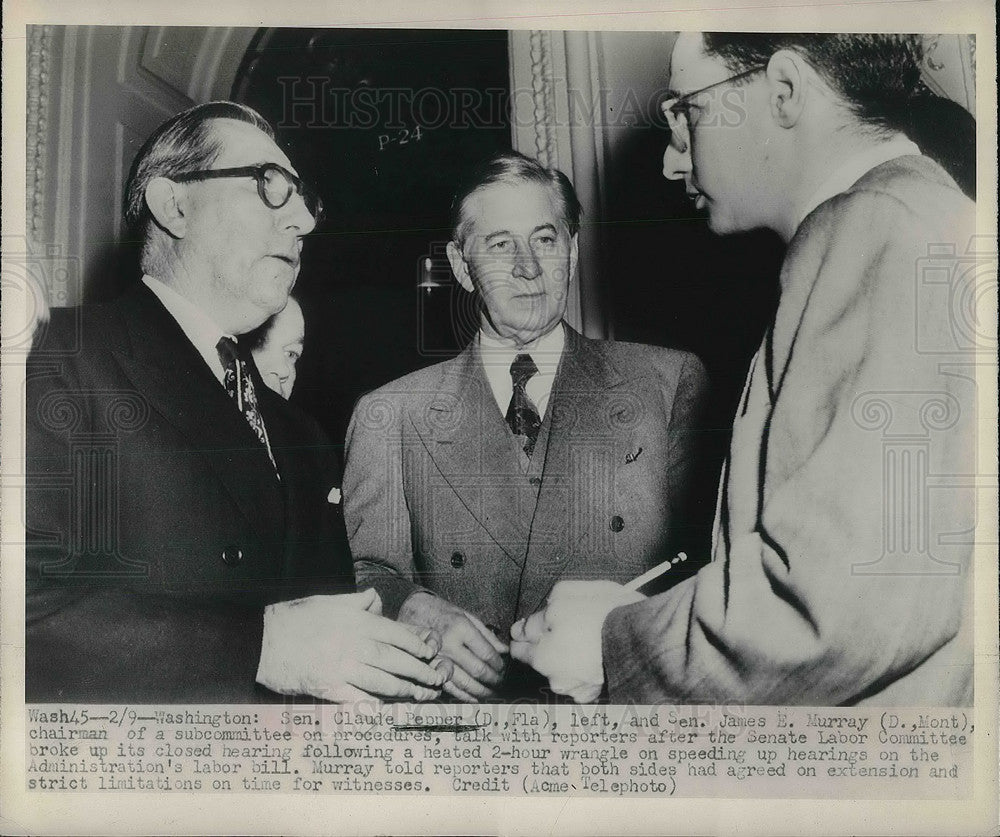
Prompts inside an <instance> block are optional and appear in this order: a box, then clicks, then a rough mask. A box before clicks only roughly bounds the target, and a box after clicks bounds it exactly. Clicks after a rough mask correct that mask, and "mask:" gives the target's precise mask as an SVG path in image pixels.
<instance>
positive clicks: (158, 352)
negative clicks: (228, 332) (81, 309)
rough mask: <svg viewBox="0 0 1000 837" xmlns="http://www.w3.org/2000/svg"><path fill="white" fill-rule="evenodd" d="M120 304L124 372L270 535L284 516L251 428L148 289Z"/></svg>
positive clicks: (264, 455)
mask: <svg viewBox="0 0 1000 837" xmlns="http://www.w3.org/2000/svg"><path fill="white" fill-rule="evenodd" d="M121 305H122V310H123V314H124V318H125V324H126V327H127V329H128V332H129V337H130V344H129V345H127V346H122V347H118V348H117V349H115V350H114V351H115V354H116V356H117V360H118V362H119V364H120V365H121V368H122V370H123V371H124V373H125V374H126V376H127V377H128V378H129V379H130V380H131V382H132V384H133V385H134V386H135V388H136V390H137V391H138V392H139V393H140V394H141V395H142V396H143V397H144V398H145V399H146V400H147V402H148V403H149V405H150V406H151V407H152V408H153V409H154V410H156V412H158V413H159V414H160V415H161V416H162V417H163V418H164V419H166V420H167V421H168V422H169V423H170V424H172V425H173V426H174V427H175V428H176V429H177V430H178V431H179V432H180V434H181V435H182V436H183V437H184V438H185V439H186V440H187V441H188V443H189V445H190V449H191V450H192V451H193V452H194V453H195V455H200V456H201V458H202V459H203V461H204V462H206V463H207V464H208V465H209V466H210V467H211V469H212V470H213V471H214V473H215V475H216V477H217V478H218V479H219V481H220V482H221V483H222V484H223V485H224V486H225V488H226V490H227V491H228V493H229V494H230V495H231V497H232V499H233V500H234V502H235V503H236V505H237V506H238V507H239V508H240V510H241V511H242V512H243V514H244V515H245V516H246V517H247V519H248V521H250V523H251V525H252V526H253V527H254V528H255V529H257V530H258V531H259V532H260V533H261V535H263V536H267V535H268V534H273V532H274V530H275V527H276V526H280V525H281V523H282V520H283V517H284V511H283V503H282V499H281V488H280V483H279V481H278V480H277V479H276V477H275V474H274V469H273V468H272V466H271V462H270V460H269V459H268V456H267V451H266V450H265V449H264V447H263V446H262V445H261V444H260V442H259V441H258V439H257V437H256V435H255V434H254V432H253V430H252V429H251V428H250V425H249V424H248V423H247V422H246V420H245V419H244V418H243V416H242V415H240V413H239V411H238V410H237V409H236V408H235V406H234V405H233V403H232V400H231V399H230V397H229V396H228V395H227V394H226V391H225V390H224V389H223V387H222V386H221V385H220V384H219V381H218V379H217V378H216V377H215V375H214V374H213V373H212V371H211V370H210V369H209V368H208V366H207V365H206V364H205V360H204V358H202V356H201V355H200V354H199V353H198V351H197V349H195V347H194V346H193V345H192V344H191V341H190V340H188V338H187V336H186V335H185V334H184V332H183V330H182V329H181V327H180V326H179V325H178V324H177V321H176V320H174V318H173V317H172V316H171V315H170V314H169V313H168V312H167V310H166V309H165V308H164V307H163V305H162V304H161V303H160V301H159V300H158V299H157V298H156V296H155V295H154V294H153V293H152V291H150V290H149V289H148V288H147V287H146V286H145V285H140V286H138V287H137V288H135V289H134V290H133V291H131V292H130V293H129V294H127V295H126V296H125V297H123V298H122V301H121ZM259 381H260V377H259V375H258V376H256V380H255V384H256V386H262V384H261V383H259ZM264 420H265V422H267V420H268V417H267V416H266V415H265V416H264Z"/></svg>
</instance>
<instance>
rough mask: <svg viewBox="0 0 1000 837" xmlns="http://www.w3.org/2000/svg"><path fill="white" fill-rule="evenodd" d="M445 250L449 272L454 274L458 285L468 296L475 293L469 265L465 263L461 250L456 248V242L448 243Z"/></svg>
mask: <svg viewBox="0 0 1000 837" xmlns="http://www.w3.org/2000/svg"><path fill="white" fill-rule="evenodd" d="M445 250H446V252H447V253H448V261H449V262H451V272H452V273H454V274H455V278H456V279H457V280H458V284H459V285H461V286H462V287H463V288H465V290H467V291H468V292H469V293H470V294H471V293H475V291H476V286H475V284H474V283H473V281H472V277H471V276H470V275H469V264H468V262H466V261H465V256H463V255H462V249H461V248H460V247H459V246H458V242H457V241H449V242H448V246H447V247H446V248H445Z"/></svg>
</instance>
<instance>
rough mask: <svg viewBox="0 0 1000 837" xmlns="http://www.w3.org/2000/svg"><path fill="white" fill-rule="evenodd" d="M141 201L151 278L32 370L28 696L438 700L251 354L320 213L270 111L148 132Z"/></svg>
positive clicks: (411, 636)
mask: <svg viewBox="0 0 1000 837" xmlns="http://www.w3.org/2000/svg"><path fill="white" fill-rule="evenodd" d="M126 204H127V206H126V215H127V220H128V221H129V222H131V225H132V226H133V227H134V228H135V229H136V230H137V233H138V234H139V235H140V236H141V237H142V240H143V250H142V268H143V271H144V272H145V276H143V278H142V281H137V282H136V284H135V286H134V287H133V288H132V289H131V290H130V291H129V292H127V293H126V294H125V295H124V296H122V297H121V298H119V299H117V300H115V301H113V302H111V303H108V304H105V305H96V306H85V307H83V308H79V309H56V310H54V311H53V312H52V319H51V322H50V323H48V324H47V325H46V326H43V327H42V331H41V332H40V334H39V336H38V341H37V343H36V346H35V348H34V350H33V352H32V354H31V356H30V357H29V359H28V364H27V403H26V422H27V428H26V431H27V432H26V435H27V485H28V491H27V534H28V543H27V549H26V552H27V566H26V578H27V581H26V587H27V590H26V649H25V657H26V663H25V667H26V672H25V684H26V688H25V692H26V697H27V699H28V700H29V701H33V702H34V701H45V702H52V701H58V702H62V701H66V702H69V701H74V702H75V701H98V702H103V703H111V702H120V701H126V702H152V703H167V702H177V701H181V702H211V703H223V702H225V703H247V702H252V701H257V700H268V699H270V700H274V699H276V697H277V695H276V694H275V693H276V692H281V693H284V694H307V695H312V696H315V697H319V698H324V699H329V700H348V699H358V698H363V697H366V696H370V695H378V696H383V697H400V698H408V699H418V700H419V699H430V698H433V697H435V696H437V695H438V694H439V687H440V685H441V684H442V682H443V680H444V677H445V676H446V672H438V671H436V670H435V669H433V668H431V667H430V665H428V661H429V660H431V659H433V657H434V655H435V653H436V652H437V650H438V647H439V643H438V639H437V638H436V637H433V636H431V634H430V632H424V633H422V634H420V635H418V634H416V633H414V632H411V631H408V630H406V629H405V628H404V627H403V626H400V625H399V624H397V623H394V622H392V621H390V620H388V619H386V618H383V617H381V616H380V615H379V608H380V603H379V602H378V599H377V596H376V595H375V594H374V593H372V592H371V591H368V592H365V593H355V592H354V590H355V587H354V579H353V572H352V563H351V560H350V552H349V550H348V545H347V541H346V537H345V535H344V531H343V518H342V514H341V511H340V505H339V497H340V491H339V482H340V481H339V472H338V467H337V462H336V456H335V455H334V449H333V448H332V447H331V446H330V444H329V442H328V441H327V440H326V438H325V437H324V435H323V434H322V432H321V431H320V430H319V428H318V426H317V425H316V424H315V422H313V421H312V420H310V419H309V418H307V417H306V416H305V415H303V414H302V413H300V412H298V411H297V410H296V409H294V408H293V407H291V406H289V405H288V404H287V403H286V402H285V401H284V400H283V399H282V398H281V397H280V396H279V395H277V394H275V393H273V392H272V391H271V390H270V389H268V388H267V387H266V386H265V385H264V383H263V381H262V380H261V377H260V374H259V373H258V371H257V369H256V367H255V366H254V363H253V361H252V359H250V355H249V351H248V347H246V346H241V345H240V343H239V335H241V334H244V333H245V332H247V331H249V330H250V329H252V328H254V327H256V326H258V325H260V324H261V323H262V322H263V321H264V320H265V319H266V318H267V317H268V316H270V315H271V314H274V313H276V312H277V311H280V310H281V309H282V308H283V306H284V305H285V303H286V301H287V299H288V293H289V291H290V290H291V288H292V285H293V284H294V282H295V279H296V276H297V274H298V270H299V259H300V253H301V251H302V244H303V241H302V239H303V237H304V236H305V235H306V234H308V233H309V232H310V231H311V230H312V229H313V227H314V225H315V223H316V216H317V215H318V213H319V204H318V200H317V199H315V198H313V197H312V196H311V194H310V192H309V190H308V188H307V187H306V186H305V185H304V184H303V183H302V181H301V180H300V179H299V178H298V177H297V176H296V174H295V171H294V169H293V168H292V164H291V162H290V161H289V160H288V158H287V157H286V156H285V154H284V153H283V152H282V151H281V149H280V148H279V147H278V146H277V145H276V144H275V140H274V134H273V131H272V129H271V127H270V126H269V125H268V124H267V123H266V122H265V121H264V120H263V118H262V117H261V116H260V115H259V114H257V113H256V112H255V111H253V110H251V109H249V108H246V107H244V106H242V105H237V104H234V103H232V102H213V103H209V104H206V105H200V106H197V107H195V108H192V109H191V110H188V111H185V112H184V113H181V114H178V115H177V116H175V117H173V118H172V119H170V120H168V121H167V122H166V123H164V124H163V125H162V126H161V127H160V128H159V129H158V130H157V131H156V132H154V134H153V135H152V136H151V137H150V139H149V140H148V141H147V143H146V144H145V145H144V146H143V148H142V149H141V150H140V152H139V154H138V156H137V158H136V161H135V163H134V165H133V168H132V172H131V175H130V177H129V181H128V186H127V193H126ZM262 687H263V688H262Z"/></svg>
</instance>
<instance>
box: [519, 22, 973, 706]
mask: <svg viewBox="0 0 1000 837" xmlns="http://www.w3.org/2000/svg"><path fill="white" fill-rule="evenodd" d="M919 67H920V39H919V38H918V37H916V36H903V35H860V34H857V35H855V34H851V35H837V34H833V35H826V34H814V35H802V34H756V35H754V34H738V33H725V34H711V33H682V34H681V35H680V36H679V37H678V39H677V42H676V44H675V46H674V51H673V56H672V61H671V85H672V87H673V88H674V89H675V91H676V95H675V96H674V97H673V98H671V99H670V100H669V101H667V102H665V103H664V113H665V115H666V117H667V120H668V123H669V125H670V128H671V137H670V142H669V146H668V148H667V150H666V152H665V155H664V161H663V172H664V176H665V177H667V178H668V179H671V180H677V181H681V182H683V184H684V187H685V190H686V191H687V193H688V195H689V196H690V197H691V199H692V200H693V201H694V203H695V205H696V207H698V208H699V209H704V210H705V211H706V212H707V214H708V223H709V226H710V228H711V229H712V230H713V231H715V232H717V233H720V234H726V233H735V232H740V231H744V230H751V229H758V228H767V229H771V230H773V231H774V232H776V233H777V234H778V235H780V236H781V237H782V238H783V239H784V241H785V242H786V243H787V245H788V250H787V254H786V257H785V261H784V264H783V266H782V270H781V278H780V281H781V299H780V303H779V307H778V310H777V314H776V317H775V319H774V322H773V323H772V325H771V326H770V328H768V329H767V331H766V333H765V334H764V335H763V340H762V343H761V346H760V349H759V351H758V352H757V355H756V356H755V358H754V359H753V361H752V364H751V368H750V370H749V373H748V376H747V379H746V385H745V388H744V392H743V396H742V398H741V400H740V404H739V407H738V410H737V415H736V418H735V423H734V427H733V435H732V441H731V444H730V451H729V456H728V459H727V461H726V464H725V467H724V470H723V474H722V478H721V481H720V487H719V499H718V505H717V515H716V522H715V537H714V548H713V553H714V554H713V559H714V560H713V561H712V563H710V564H709V565H707V566H706V567H704V568H702V569H701V571H700V572H698V574H697V575H696V576H694V577H693V578H691V579H690V580H688V581H685V582H684V583H682V584H680V585H678V586H676V587H674V588H672V589H671V590H669V591H668V592H666V593H663V594H661V595H659V596H655V597H652V598H649V599H646V600H643V601H639V602H635V601H634V599H635V594H634V593H632V592H631V591H629V590H625V589H623V588H621V587H619V586H618V585H615V584H612V583H610V582H571V583H567V584H564V585H560V586H557V587H556V589H555V590H554V591H553V593H552V595H551V596H550V597H549V603H548V606H547V608H546V609H545V610H544V611H541V612H539V613H538V614H535V615H533V616H531V617H530V618H529V619H528V620H527V621H526V622H521V623H519V624H517V625H515V626H514V628H513V630H512V636H513V640H514V641H513V643H512V646H511V653H512V655H513V656H514V657H516V658H518V659H521V660H524V661H526V662H529V663H530V664H532V665H534V666H535V668H536V669H538V670H539V671H541V672H542V673H544V674H546V675H548V676H549V678H550V681H551V684H552V687H553V689H554V690H555V691H557V692H564V693H568V694H571V695H573V696H574V697H575V698H576V699H577V700H581V701H585V700H593V699H595V698H596V697H597V696H598V694H599V693H600V689H601V685H602V683H604V682H606V683H607V686H608V690H609V693H610V697H611V699H612V700H613V701H615V702H638V703H682V702H689V703H709V702H724V703H742V704H813V705H840V704H863V703H872V704H876V705H883V706H888V705H896V706H918V705H939V706H942V705H943V706H956V705H967V704H969V703H970V702H971V699H972V674H973V665H972V663H973V657H972V644H971V635H972V634H971V632H972V624H971V606H970V595H971V593H970V591H971V576H972V532H973V530H974V510H975V507H974V502H973V498H972V497H971V496H970V495H971V489H970V487H969V486H971V484H972V483H971V480H972V475H973V474H975V456H974V447H973V442H974V438H975V374H974V371H975V370H974V363H973V361H974V358H972V357H970V356H969V351H968V343H967V342H963V339H962V335H963V334H964V333H965V332H963V329H964V330H965V331H968V330H969V329H970V328H971V327H972V326H973V325H974V324H972V323H970V322H968V320H962V319H961V318H962V316H963V312H961V311H958V310H957V307H952V308H951V309H950V310H949V306H948V305H947V301H948V299H949V298H951V299H954V298H956V297H958V298H964V297H963V295H967V294H971V295H972V298H975V297H974V293H972V292H973V291H974V288H973V287H971V282H972V279H971V278H970V277H973V276H974V275H975V274H976V270H975V261H974V255H973V256H971V257H970V256H969V254H974V252H975V250H974V249H972V248H973V246H974V241H973V234H974V232H975V224H974V206H973V204H972V202H971V201H969V200H968V199H967V198H966V197H965V196H964V195H963V194H962V192H961V191H960V190H959V188H958V187H957V186H956V184H955V182H954V181H953V180H952V179H951V177H949V176H948V174H946V173H945V171H944V170H943V169H941V168H940V167H939V166H938V165H937V164H936V163H934V162H933V161H932V160H930V159H929V158H927V157H925V156H923V155H921V153H920V149H919V148H918V147H917V146H916V145H915V144H914V143H913V142H912V141H911V140H910V139H909V138H908V137H907V136H906V134H905V131H904V126H905V125H906V124H907V122H908V118H907V117H908V113H907V107H908V102H909V101H910V98H911V96H912V95H913V94H914V92H915V90H916V88H917V84H918V80H919V73H920V70H919ZM970 258H971V259H972V261H971V262H970ZM949 294H950V297H949ZM942 302H944V304H942ZM963 350H964V351H963Z"/></svg>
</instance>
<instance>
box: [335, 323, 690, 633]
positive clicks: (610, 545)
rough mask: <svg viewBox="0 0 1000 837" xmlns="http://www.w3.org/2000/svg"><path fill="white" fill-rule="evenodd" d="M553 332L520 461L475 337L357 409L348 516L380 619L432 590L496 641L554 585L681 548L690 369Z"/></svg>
mask: <svg viewBox="0 0 1000 837" xmlns="http://www.w3.org/2000/svg"><path fill="white" fill-rule="evenodd" d="M563 327H564V328H565V329H566V342H565V348H564V351H563V355H562V358H561V361H560V363H559V367H558V371H557V373H556V376H555V380H554V383H553V388H552V394H551V396H550V400H549V404H548V408H547V410H546V415H545V416H544V418H543V422H542V426H541V429H540V432H539V437H538V441H537V443H536V446H535V450H534V453H533V455H532V456H531V458H530V460H528V459H527V458H526V457H525V456H524V454H523V452H522V451H521V449H520V446H519V442H518V441H517V440H516V438H515V437H514V436H513V434H512V433H511V431H510V430H509V428H508V426H507V424H506V422H505V421H504V417H503V415H502V413H501V411H500V408H499V406H498V404H497V401H496V399H495V397H494V394H493V391H492V390H491V388H490V385H489V383H488V381H487V378H486V374H485V372H484V369H483V364H482V360H481V358H480V352H479V348H478V340H474V341H473V342H472V344H470V346H469V347H467V348H466V350H465V351H464V352H462V354H460V355H459V356H458V357H456V358H454V359H452V360H449V361H446V362H444V363H440V364H437V365H435V366H431V367H429V368H427V369H422V370H420V371H417V372H414V373H412V374H411V375H408V376H406V377H404V378H401V379H399V380H397V381H394V382H392V383H390V384H388V385H386V386H384V387H382V388H381V389H378V390H376V391H374V392H372V393H370V394H369V395H366V396H365V397H363V398H362V399H361V400H360V401H359V403H358V405H357V407H356V408H355V411H354V415H353V417H352V420H351V424H350V427H349V430H348V438H347V459H346V467H345V473H344V498H345V509H344V513H345V519H346V522H347V528H348V536H349V538H350V543H351V549H352V552H353V554H354V555H355V569H356V573H357V576H358V584H359V586H360V587H364V586H374V587H375V588H376V589H377V590H378V592H379V594H380V595H381V596H382V599H383V602H384V604H385V612H386V613H387V614H388V615H395V614H396V613H397V612H398V610H399V607H400V606H401V604H402V603H403V602H404V601H405V599H406V598H407V597H408V596H409V595H411V594H412V593H413V592H414V591H416V590H420V589H424V590H429V591H431V592H433V593H435V594H437V595H439V596H441V597H443V598H445V599H447V600H448V601H450V602H452V603H453V604H455V605H458V606H460V607H462V608H465V609H466V610H468V611H470V612H472V613H473V614H475V615H477V616H478V617H479V618H480V619H481V620H482V621H483V622H484V623H485V624H486V625H488V626H490V627H491V628H492V629H493V630H494V631H495V632H496V633H497V634H498V635H499V636H500V637H501V638H502V639H505V640H506V639H507V638H508V637H509V630H510V626H511V625H512V624H513V622H514V621H515V620H517V619H518V618H520V617H522V616H525V615H526V614H530V613H532V612H534V611H535V610H536V609H538V608H539V607H540V606H541V605H542V604H544V602H545V598H546V596H547V594H548V592H549V591H550V590H551V588H552V586H553V584H555V582H556V581H558V580H560V579H581V578H607V579H613V580H616V581H627V580H629V579H631V578H632V577H634V576H636V575H638V574H640V573H642V572H643V571H645V570H646V569H648V568H650V567H651V566H653V565H655V564H657V563H659V562H660V561H663V560H665V559H667V558H668V557H670V556H672V555H673V554H674V553H673V551H672V550H674V549H682V548H683V540H684V537H683V536H684V529H683V520H681V519H679V515H680V510H681V501H682V499H683V498H684V492H685V482H686V475H687V470H688V467H689V464H690V461H691V448H692V442H693V431H694V428H695V424H696V419H697V415H698V405H699V402H700V399H701V396H702V394H703V390H704V387H705V374H704V371H703V368H702V365H701V363H700V362H699V361H698V359H697V358H695V357H694V356H693V355H690V354H687V353H684V352H679V351H674V350H670V349H663V348H654V347H649V346H641V345H636V344H629V343H613V342H605V341H598V340H589V339H586V338H584V337H581V336H580V335H579V334H577V333H576V332H575V331H573V330H572V329H570V328H569V327H568V326H565V325H564V326H563Z"/></svg>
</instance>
